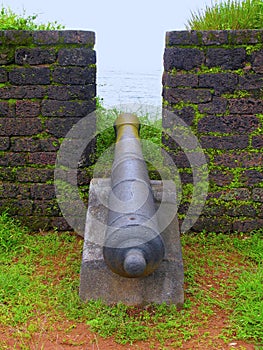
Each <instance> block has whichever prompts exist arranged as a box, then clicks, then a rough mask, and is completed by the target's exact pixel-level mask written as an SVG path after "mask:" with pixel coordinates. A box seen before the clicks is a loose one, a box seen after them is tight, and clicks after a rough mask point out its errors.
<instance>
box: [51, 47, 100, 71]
mask: <svg viewBox="0 0 263 350" xmlns="http://www.w3.org/2000/svg"><path fill="white" fill-rule="evenodd" d="M58 63H59V64H60V65H61V66H83V67H86V66H88V65H90V64H95V63H96V53H95V51H94V50H92V49H89V48H85V47H80V48H72V49H61V50H60V51H59V52H58Z"/></svg>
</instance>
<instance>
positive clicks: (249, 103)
mask: <svg viewBox="0 0 263 350" xmlns="http://www.w3.org/2000/svg"><path fill="white" fill-rule="evenodd" d="M229 111H230V113H233V114H259V113H262V111H263V101H262V100H255V99H252V98H240V99H230V100H229Z"/></svg>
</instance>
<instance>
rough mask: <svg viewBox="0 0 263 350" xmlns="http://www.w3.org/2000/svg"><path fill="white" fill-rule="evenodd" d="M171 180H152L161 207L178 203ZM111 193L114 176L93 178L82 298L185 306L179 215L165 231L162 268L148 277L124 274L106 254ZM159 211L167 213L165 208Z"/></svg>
mask: <svg viewBox="0 0 263 350" xmlns="http://www.w3.org/2000/svg"><path fill="white" fill-rule="evenodd" d="M167 184H168V186H163V182H162V181H151V186H152V190H153V194H154V198H155V202H156V206H157V207H159V206H160V204H161V205H162V206H163V208H165V205H167V208H168V206H169V204H173V205H174V204H175V198H176V196H175V192H174V191H173V190H171V191H170V190H169V183H168V182H167V183H166V185H167ZM163 187H165V188H163ZM109 193H110V179H100V178H98V179H93V180H92V181H91V183H90V191H89V206H88V211H87V219H86V227H85V235H84V247H83V257H82V264H81V273H80V298H81V299H82V300H83V301H88V300H97V299H101V300H102V301H103V302H105V303H106V304H115V303H118V302H122V303H124V304H126V305H141V306H143V305H147V304H150V303H157V304H161V303H163V302H165V303H167V304H176V305H177V306H181V305H182V304H183V302H184V292H183V281H184V272H183V260H182V251H181V243H180V233H179V225H178V220H177V216H176V215H175V216H174V218H173V219H172V221H171V222H170V224H169V225H168V226H167V227H166V228H165V229H164V231H163V232H162V237H163V240H164V243H165V256H164V259H163V261H162V263H161V264H160V266H159V267H158V269H157V270H156V271H155V272H154V273H153V274H151V275H149V276H147V277H141V278H126V277H121V276H119V275H117V274H115V273H113V272H112V271H111V270H110V269H109V268H108V266H107V265H106V264H105V262H104V259H103V254H102V246H103V241H104V236H105V232H106V228H107V216H108V209H107V198H108V196H109ZM157 213H158V211H157ZM159 215H162V216H163V215H166V214H165V210H162V211H161V213H160V214H159ZM158 219H160V220H162V219H163V218H158ZM162 222H163V220H162Z"/></svg>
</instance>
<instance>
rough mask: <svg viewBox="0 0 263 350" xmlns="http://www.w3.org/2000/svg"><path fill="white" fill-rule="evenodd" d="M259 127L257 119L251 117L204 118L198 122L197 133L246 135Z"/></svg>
mask: <svg viewBox="0 0 263 350" xmlns="http://www.w3.org/2000/svg"><path fill="white" fill-rule="evenodd" d="M258 127H259V121H258V118H257V117H255V116H252V115H242V116H237V115H229V116H222V117H217V116H206V117H203V118H202V119H200V120H199V122H198V132H201V133H203V132H220V133H229V134H247V133H250V132H252V131H254V130H256V129H257V128H258Z"/></svg>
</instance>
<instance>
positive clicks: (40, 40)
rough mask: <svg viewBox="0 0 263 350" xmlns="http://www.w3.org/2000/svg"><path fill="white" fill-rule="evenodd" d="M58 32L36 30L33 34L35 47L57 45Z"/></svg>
mask: <svg viewBox="0 0 263 350" xmlns="http://www.w3.org/2000/svg"><path fill="white" fill-rule="evenodd" d="M59 34H60V32H59V31H58V30H36V31H34V32H33V41H34V43H35V44H37V45H53V44H58V43H59V38H60V35H59Z"/></svg>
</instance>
